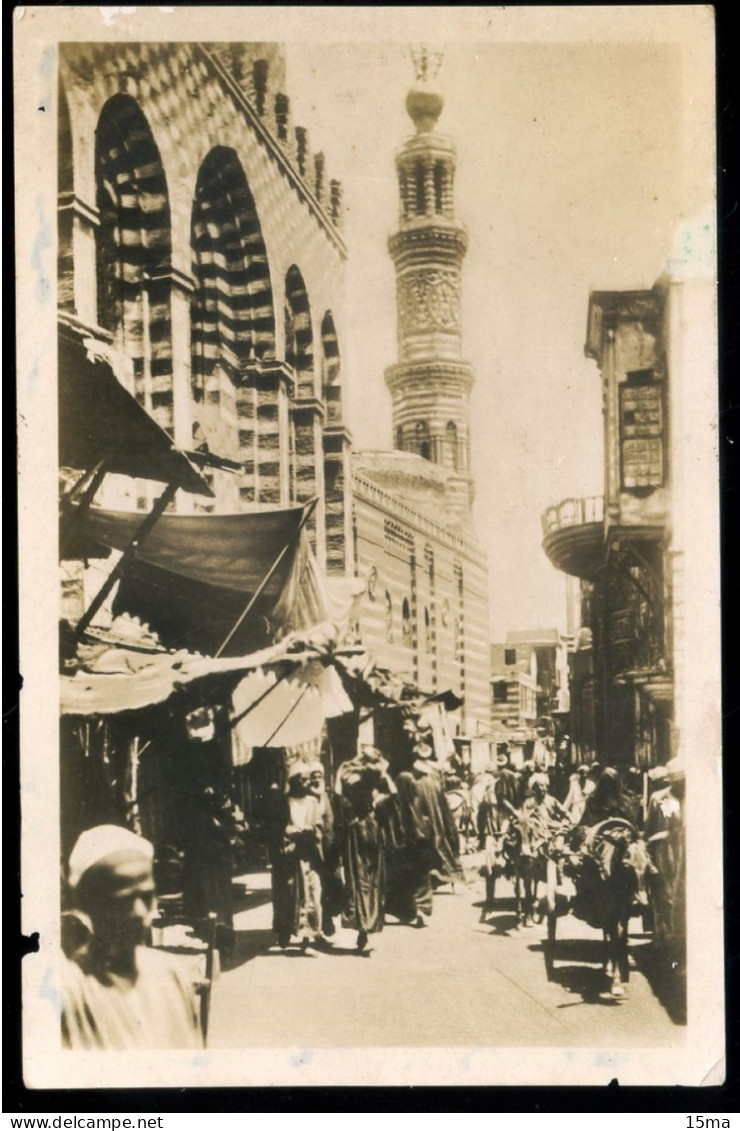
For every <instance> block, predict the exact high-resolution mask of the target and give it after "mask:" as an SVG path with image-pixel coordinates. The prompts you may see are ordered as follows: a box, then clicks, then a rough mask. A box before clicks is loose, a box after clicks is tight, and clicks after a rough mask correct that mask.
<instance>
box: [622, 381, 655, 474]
mask: <svg viewBox="0 0 740 1131" xmlns="http://www.w3.org/2000/svg"><path fill="white" fill-rule="evenodd" d="M630 377H631V379H628V380H627V381H626V382H625V383H624V384H623V385H620V387H619V439H620V455H621V461H620V462H621V478H622V488H623V490H625V491H631V490H639V489H641V488H643V489H645V488H647V489H651V488H654V487H662V485H663V480H664V474H665V473H664V453H663V429H664V425H663V420H664V415H665V414H664V411H663V389H662V386H661V385H660V383H659V382H657V381H655V380H653V379H652V372H651V371H650V372H649V374H647V375H642V374H641V375H639V376H637V375H634V376H633V375H630Z"/></svg>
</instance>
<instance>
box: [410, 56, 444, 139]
mask: <svg viewBox="0 0 740 1131" xmlns="http://www.w3.org/2000/svg"><path fill="white" fill-rule="evenodd" d="M443 57H444V52H443V51H440V50H435V51H433V50H431V48H429V47H412V48H411V59H412V61H413V64H414V70H415V72H416V82H415V83H414V85H413V86H412V88H411V90H410V91H409V93H408V95H407V97H406V110H407V111H408V114H409V117H410V118H411V120H412V122H413V123H414V125H415V126H416V131H417V133H429V132H430V131H431V130H433V129H434V126H435V123H436V121H437V118H438V117H439V115H440V114H441V113H442V107H443V106H444V99H443V98H442V95H441V94H440V93H439V92H438V91H437V90H435V89H434V85H433V84H434V80H435V79H436V77H437V75H438V74H439V68H440V67H441V66H442V59H443Z"/></svg>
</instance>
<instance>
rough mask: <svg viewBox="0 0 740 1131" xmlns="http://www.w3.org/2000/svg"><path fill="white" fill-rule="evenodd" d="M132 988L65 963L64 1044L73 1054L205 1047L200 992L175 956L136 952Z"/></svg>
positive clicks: (140, 949)
mask: <svg viewBox="0 0 740 1131" xmlns="http://www.w3.org/2000/svg"><path fill="white" fill-rule="evenodd" d="M136 968H137V977H136V980H135V982H134V983H133V984H131V983H130V982H129V981H127V980H126V979H124V978H120V977H118V976H117V975H115V974H112V973H97V972H95V971H94V970H93V969H92V968H91V967H90V964H89V963H85V962H82V963H81V964H78V963H77V962H74V961H71V960H69V959H66V958H65V959H62V1043H63V1045H64V1047H65V1048H68V1049H77V1050H82V1049H183V1048H193V1049H196V1048H202V1047H203V1038H202V1035H201V1031H200V1025H199V1020H198V1004H197V995H196V992H195V987H194V985H193V984H192V982H190V981H189V980H188V978H187V977H186V975H185V974H184V972H183V969H182V963H181V962H178V961H177V959H176V957H175V956H173V955H170V954H166V953H164V952H163V951H159V950H152V949H151V948H149V947H143V946H142V947H137V949H136Z"/></svg>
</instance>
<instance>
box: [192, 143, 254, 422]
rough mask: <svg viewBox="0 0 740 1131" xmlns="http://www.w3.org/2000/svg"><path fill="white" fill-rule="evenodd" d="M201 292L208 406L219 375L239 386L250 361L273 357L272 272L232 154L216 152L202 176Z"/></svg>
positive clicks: (196, 310) (196, 244)
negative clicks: (215, 378) (214, 381)
mask: <svg viewBox="0 0 740 1131" xmlns="http://www.w3.org/2000/svg"><path fill="white" fill-rule="evenodd" d="M191 251H192V256H193V267H192V270H193V276H194V278H195V293H194V295H193V302H192V318H191V347H192V383H193V395H194V398H195V400H196V401H198V402H199V401H203V400H205V399H207V394H208V392H209V388H208V387H209V383H210V382H209V379H210V378H212V377H213V376H214V375H215V374H216V371H217V370H220V372H221V373H223V374H224V375H226V376H227V377H229V378H230V379H231V381H232V382H233V383H234V384H236V383H238V382H239V380H240V379H241V377H242V375H243V373H244V369H245V366H246V365H247V363H249V362H250V361H264V360H267V359H270V358H274V356H275V316H274V309H273V301H272V287H271V284H270V270H269V264H268V261H267V251H266V248H265V243H264V239H263V237H262V229H261V226H260V222H259V217H258V215H257V209H256V206H255V203H254V198H253V196H252V193H251V191H250V189H249V185H248V183H247V179H246V176H245V173H244V170H243V168H242V166H241V163H240V161H239V158H238V157H237V155H236V153H235V152H234V150H233V149H229V148H227V147H224V146H217V147H216V148H214V149H212V150H211V151H210V153H209V154H208V155H207V157H206V158H205V160H204V161H203V164H202V165H201V167H200V170H199V173H198V179H197V181H196V186H195V196H194V200H193V208H192V215H191Z"/></svg>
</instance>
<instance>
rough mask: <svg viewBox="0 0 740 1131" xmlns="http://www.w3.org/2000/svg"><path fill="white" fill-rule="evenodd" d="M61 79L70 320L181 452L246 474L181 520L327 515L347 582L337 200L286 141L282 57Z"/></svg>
mask: <svg viewBox="0 0 740 1131" xmlns="http://www.w3.org/2000/svg"><path fill="white" fill-rule="evenodd" d="M59 80H60V81H59V153H60V162H59V316H60V319H61V320H62V321H63V322H64V323H65V324H66V326H67V328H68V329H69V328H72V329H76V330H77V331H78V332H79V335H80V337H81V338H84V337H86V338H92V339H93V340H94V341H95V342H96V343H97V344H98V345H99V346H100V348H101V349H103V350H107V351H108V352H109V354H110V356H112V357H113V358H115V360H116V371H117V373H118V376H119V378H120V379H121V380H122V381H123V382H124V384H126V385H127V386H128V387H129V389H130V391H131V392H133V393H135V395H136V397H137V399H138V400H139V401H140V403H141V404H143V405H144V406H145V407H146V409H147V410H148V411H149V412H150V413H151V414H152V415H153V416H154V418H155V419H156V420H157V422H158V423H159V424H161V426H162V427H163V428H165V429H166V430H167V431H168V432H169V434H170V435H171V436H172V438H173V440H174V442H175V444H176V445H177V446H178V447H180V448H182V449H184V450H192V449H196V448H198V447H201V448H203V447H205V446H207V448H208V449H209V450H210V451H212V452H214V453H218V454H219V455H220V456H225V457H228V458H231V459H232V460H234V461H235V462H237V463H239V464H241V465H242V472H241V473H240V474H236V475H235V474H233V473H231V472H228V471H223V470H218V469H213V470H211V471H210V472H209V476H210V480H211V486H212V488H213V490H214V493H215V498H214V499H213V500H206V499H205V498H204V499H202V500H199V501H196V502H195V503H192V502H191V501H190V499H189V498H188V497H186V496H184V495H183V493H182V492H181V493H180V495H179V496H178V498H177V501H176V505H177V507H178V508H179V509H186V508H188V507H193V506H194V507H195V509H196V510H203V511H208V510H217V511H239V510H243V509H248V508H250V507H253V506H254V505H272V506H276V505H283V506H285V505H288V504H291V503H296V502H305V501H307V500H309V499H311V498H313V497H314V496H316V497H318V500H319V501H318V505H317V507H316V509H315V512H314V515H313V517H312V519H311V526H310V533H311V539H312V542H313V546H314V549H315V552H316V556H317V558H318V561H319V564H320V566H321V567H323V568H325V569H326V570H327V571H328V572H330V573H338V574H345V573H347V572H348V571H350V572H351V570H352V564H353V563H352V560H351V553H352V538H351V529H352V527H351V517H350V515H351V507H350V474H349V471H350V446H349V445H350V437H349V433H348V431H347V429H346V427H345V425H344V417H343V406H342V387H343V382H344V375H343V373H342V348H341V343H342V336H343V335H342V329H343V323H342V320H343V311H342V297H343V265H344V261H345V256H346V249H345V245H344V241H343V239H342V235H341V232H340V230H339V225H340V220H341V187H340V185H339V183H338V182H337V181H335V180H330V179H329V176H328V173H327V170H326V164H325V160H324V156H323V154H321V153H315V154H314V153H312V152H311V151H310V148H309V144H308V136H307V132H306V130H305V129H303V128H301V127H300V126H298V127H295V126H294V124H293V121H292V117H291V111H290V101H289V98H288V95H287V94H286V91H285V66H284V59H283V56H282V53H281V51H280V49H279V48H278V47H276V46H274V45H266V44H226V45H218V44H210V45H200V44H188V43H182V44H174V45H173V44H166V43H161V44H154V43H151V44H134V43H132V44H113V43H111V44H94V43H85V44H63V45H61V47H60V56H59ZM109 478H110V477H109ZM104 490H107V491H108V495H107V497H106V496H103V497H102V500H103V501H108V502H110V501H111V497H110V488H104ZM115 491H116V492H117V497H116V501H117V502H118V503H119V504H120V505H122V506H125V507H136V506H139V507H140V508H142V509H143V508H145V507H146V506H147V505H148V503H150V502H151V491H152V488H151V487H150V486H149V485H147V484H144V483H140V484H138V485H137V486H136V487H134V488H132V487H131V485H130V484H129V485H126V484H124V483H119V484H116V485H115Z"/></svg>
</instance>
